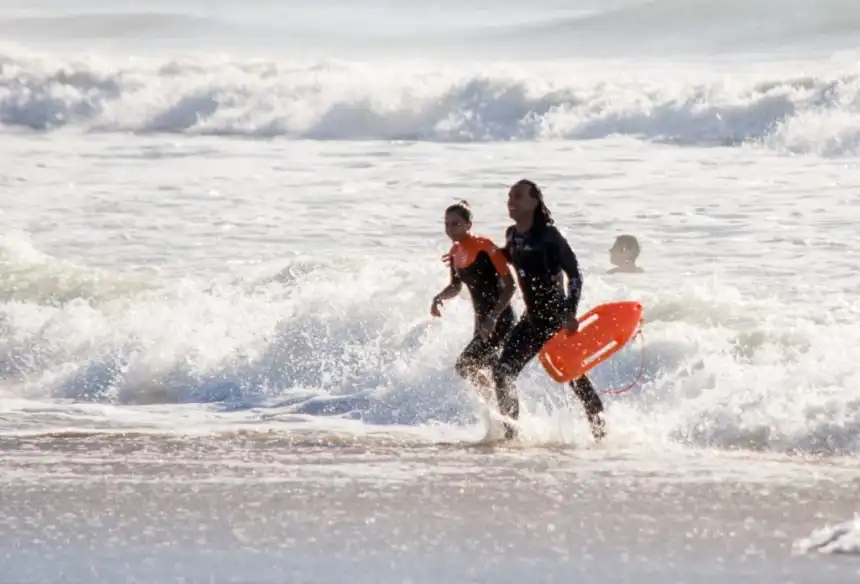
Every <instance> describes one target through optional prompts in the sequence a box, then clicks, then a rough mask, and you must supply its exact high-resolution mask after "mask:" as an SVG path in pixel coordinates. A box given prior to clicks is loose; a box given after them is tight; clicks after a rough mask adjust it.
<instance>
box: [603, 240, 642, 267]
mask: <svg viewBox="0 0 860 584" xmlns="http://www.w3.org/2000/svg"><path fill="white" fill-rule="evenodd" d="M638 257H639V240H637V239H636V238H635V237H634V236H632V235H619V236H618V237H617V238H616V239H615V243H614V244H613V246H612V247H611V248H610V249H609V261H610V262H611V263H612V265H613V266H624V265H629V264H634V263H636V258H638Z"/></svg>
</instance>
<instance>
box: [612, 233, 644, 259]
mask: <svg viewBox="0 0 860 584" xmlns="http://www.w3.org/2000/svg"><path fill="white" fill-rule="evenodd" d="M615 245H616V246H618V247H619V248H621V249H622V250H624V251H629V252H630V253H631V254H632V255H633V259H634V260H635V259H636V258H638V257H639V240H638V239H636V237H634V236H633V235H619V236H618V237H617V238H616V239H615Z"/></svg>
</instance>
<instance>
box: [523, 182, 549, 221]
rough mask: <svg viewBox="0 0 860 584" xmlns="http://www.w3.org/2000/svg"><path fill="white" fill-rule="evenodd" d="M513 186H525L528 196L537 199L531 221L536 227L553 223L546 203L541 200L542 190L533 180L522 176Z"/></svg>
mask: <svg viewBox="0 0 860 584" xmlns="http://www.w3.org/2000/svg"><path fill="white" fill-rule="evenodd" d="M514 187H526V188H527V189H528V194H529V196H530V197H531V198H532V199H537V202H538V204H537V207H535V214H534V218H533V222H534V224H535V225H536V226H537V227H546V226H547V225H552V224H553V223H554V221H553V218H552V213H550V212H549V209H548V208H547V206H546V203H544V202H543V192H542V191H541V190H540V187H539V186H537V185H536V184H535V183H534V182H533V181H530V180H529V179H527V178H524V179H522V180H520V181H518V182H517V183H516V184H515V185H514Z"/></svg>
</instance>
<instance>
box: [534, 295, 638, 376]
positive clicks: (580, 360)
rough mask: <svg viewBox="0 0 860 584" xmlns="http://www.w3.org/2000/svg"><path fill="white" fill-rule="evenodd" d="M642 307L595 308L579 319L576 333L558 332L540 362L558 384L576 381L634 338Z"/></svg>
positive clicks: (627, 303)
mask: <svg viewBox="0 0 860 584" xmlns="http://www.w3.org/2000/svg"><path fill="white" fill-rule="evenodd" d="M641 323H642V305H641V304H639V303H638V302H634V301H620V302H608V303H606V304H601V305H599V306H595V307H594V308H592V309H591V310H589V311H588V312H587V313H585V314H584V315H582V318H580V319H579V330H577V332H575V333H573V334H569V333H568V332H567V331H565V330H564V329H562V330H560V331H559V332H557V333H556V334H555V335H554V336H553V337H552V338H551V339H550V340H549V341H547V343H546V344H545V345H544V346H543V348H542V349H541V352H540V362H541V365H543V368H544V369H546V372H547V373H548V374H549V376H550V377H552V378H553V379H555V380H556V381H558V382H559V383H566V382H568V381H571V380H573V379H577V378H579V377H581V376H582V375H584V374H585V373H587V372H588V371H589V370H591V369H592V368H593V367H595V366H597V365H598V364H599V363H602V362H603V361H605V360H606V359H608V358H609V357H611V356H612V355H613V354H614V353H615V352H616V351H618V350H619V349H621V347H623V346H624V345H625V344H626V343H627V342H628V341H629V340H630V339H631V338H633V336H634V335H635V334H636V332H637V330H638V329H639V326H640V325H641Z"/></svg>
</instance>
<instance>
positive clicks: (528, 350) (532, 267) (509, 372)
mask: <svg viewBox="0 0 860 584" xmlns="http://www.w3.org/2000/svg"><path fill="white" fill-rule="evenodd" d="M505 240H506V241H505V247H504V249H503V250H502V253H503V254H504V255H505V257H506V258H507V259H508V260H509V261H510V263H511V264H513V266H514V268H515V270H516V273H517V280H518V281H519V285H520V290H522V294H523V301H524V302H525V305H526V311H525V313H524V314H523V316H522V318H520V320H519V322H517V324H516V325H515V326H514V328H513V330H512V331H511V333H510V335H508V337H507V339H506V340H505V343H504V347H503V348H502V354H501V356H500V357H499V359H498V360H497V361H496V363H495V365H494V367H493V380H494V382H495V385H496V396H497V397H498V400H499V409H500V410H501V412H502V413H503V414H505V415H508V416H510V417H511V418H513V419H517V418H518V417H519V409H520V407H519V399H518V398H517V394H516V389H515V387H514V381H515V380H516V378H517V376H518V375H519V374H520V372H521V371H522V370H523V368H525V366H526V364H528V362H529V361H531V360H532V359H533V358H534V357H535V356H536V355H537V354H538V352H540V350H541V348H542V347H543V346H544V344H546V342H547V341H548V340H549V339H550V338H552V336H553V335H554V334H555V333H556V332H558V331H559V330H560V329H561V327H562V325H563V324H565V322H566V321H567V319H568V317H569V316H570V315H575V314H576V309H577V307H578V305H579V298H580V295H581V293H582V275H581V274H580V272H579V263H578V262H577V259H576V255H575V254H574V253H573V250H571V249H570V245H569V244H568V242H567V240H566V239H565V238H564V236H562V234H561V233H559V231H558V229H556V228H555V227H554V226H552V225H535V226H533V227H532V229H530V230H529V231H527V232H526V233H518V232H517V230H516V228H515V227H514V226H511V227H509V228H508V230H507V231H506V233H505ZM565 274H566V275H567V277H568V285H567V294H565V289H564V279H563V276H564V275H565ZM570 386H571V388H572V389H573V391H574V393H576V395H577V397H579V399H580V400H582V402H583V404H584V406H585V412H586V415H587V416H588V419H589V422H591V424H592V431H593V433H594V435H595V437H598V438H602V437H603V429H602V428H603V422H602V419H601V418H600V414H601V412H603V403H602V402H601V400H600V396H599V395H598V394H597V392H596V391H595V389H594V387H593V386H592V385H591V381H589V379H588V378H587V377H586V376H584V375H583V376H582V377H580V378H579V379H577V380H575V381H571V382H570ZM506 433H507V435H508V437H509V438H510V437H513V434H514V431H513V428H511V427H508V428H507V429H506Z"/></svg>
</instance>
